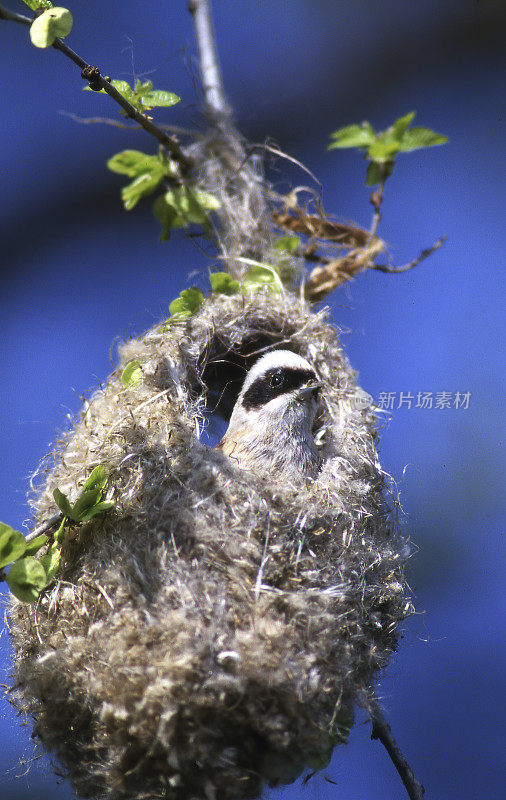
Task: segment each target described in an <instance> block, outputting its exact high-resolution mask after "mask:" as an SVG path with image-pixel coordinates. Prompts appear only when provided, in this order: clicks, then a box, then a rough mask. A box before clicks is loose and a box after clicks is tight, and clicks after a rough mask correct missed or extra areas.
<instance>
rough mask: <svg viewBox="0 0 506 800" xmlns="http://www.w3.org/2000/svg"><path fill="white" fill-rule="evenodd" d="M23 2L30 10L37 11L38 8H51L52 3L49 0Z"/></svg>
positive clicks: (26, 0) (27, 0)
mask: <svg viewBox="0 0 506 800" xmlns="http://www.w3.org/2000/svg"><path fill="white" fill-rule="evenodd" d="M23 3H24V4H25V5H27V6H28V8H31V9H32V11H37V10H38V9H39V8H52V7H53V4H52V3H50V2H49V0H23Z"/></svg>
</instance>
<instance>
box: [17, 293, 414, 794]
mask: <svg viewBox="0 0 506 800" xmlns="http://www.w3.org/2000/svg"><path fill="white" fill-rule="evenodd" d="M269 347H283V348H285V349H286V348H289V349H292V350H294V351H295V352H297V353H300V354H301V355H303V356H304V357H305V358H307V359H308V360H309V361H310V362H311V364H313V365H314V367H315V369H316V371H317V373H318V374H319V376H320V377H321V380H322V382H323V383H324V388H323V389H322V394H323V404H322V411H321V414H320V416H319V418H318V420H317V425H318V430H317V431H315V433H317V435H318V439H317V440H318V441H320V442H321V454H322V457H323V459H324V463H323V468H322V471H321V474H320V476H319V477H318V479H317V480H316V481H312V482H308V483H307V484H304V483H301V484H300V485H298V486H291V485H283V484H282V483H280V481H279V479H278V478H277V476H275V475H274V476H270V475H265V476H257V475H252V474H250V473H248V472H246V471H241V470H239V469H236V468H235V467H234V465H233V463H232V462H230V461H229V460H228V459H227V458H226V456H224V455H223V454H222V453H220V452H219V451H216V450H212V449H209V448H208V447H206V446H204V444H202V443H201V442H200V441H199V438H198V431H199V429H200V426H201V423H202V413H203V409H204V402H205V399H206V398H207V399H208V401H209V402H210V403H211V404H213V403H215V402H216V403H218V404H219V410H220V411H221V412H222V413H223V414H224V415H225V416H226V415H227V414H228V413H229V412H230V409H231V407H232V405H233V403H234V401H235V397H236V395H237V392H238V390H239V387H240V382H241V380H242V378H243V376H244V370H245V369H248V368H249V366H250V365H251V364H252V363H253V362H254V360H256V358H258V351H259V350H262V351H263V349H264V348H269ZM131 362H134V363H135V371H136V380H135V381H130V380H128V381H126V380H125V378H124V375H125V367H126V366H127V365H128V364H130V363H131ZM139 369H140V371H141V372H142V378H141V376H140V375H139V374H138V370H139ZM130 371H131V370H130ZM128 374H129V373H128ZM122 375H123V380H122ZM356 392H357V385H356V383H355V375H354V373H353V371H352V370H351V368H350V366H349V364H348V362H347V360H346V358H345V357H344V356H343V353H342V350H341V347H340V345H339V342H338V338H337V334H336V332H335V330H334V329H333V328H332V327H331V326H330V325H329V324H328V323H327V321H326V319H325V313H324V312H320V313H316V314H315V313H314V312H312V311H311V309H310V308H309V306H307V305H306V304H305V303H304V302H302V301H299V300H298V299H296V298H295V296H294V295H293V294H291V293H289V292H286V293H285V292H281V293H278V294H272V293H271V294H269V293H268V292H267V291H266V290H260V291H259V292H258V293H256V294H254V295H247V296H244V295H243V294H233V295H231V296H225V295H220V294H216V293H215V294H212V295H210V296H209V297H208V298H207V299H206V300H205V302H204V303H203V304H202V305H201V306H200V308H199V309H198V310H197V311H196V313H195V314H193V316H188V317H181V318H178V317H174V318H173V319H172V320H171V321H170V322H169V323H168V324H165V325H164V326H162V327H161V328H160V327H154V328H153V329H151V330H150V331H148V332H147V333H146V334H145V335H144V336H143V337H142V338H140V339H138V340H132V341H130V342H128V343H126V344H125V345H124V346H123V347H122V348H121V352H120V363H119V365H118V368H117V370H116V371H115V372H114V373H113V374H112V375H111V376H110V378H109V379H108V381H107V384H106V386H105V388H103V389H100V390H99V391H97V392H96V393H95V394H94V395H93V397H92V398H91V399H90V401H89V402H87V403H86V404H85V406H84V408H83V411H82V415H81V418H80V420H79V421H78V422H77V423H76V426H75V429H74V430H73V431H71V432H69V433H68V435H67V436H66V437H65V438H64V439H63V441H62V442H61V443H60V446H59V451H58V454H57V456H56V460H55V467H54V469H53V470H52V471H51V473H50V474H49V475H48V477H47V481H46V485H45V487H44V489H43V491H42V493H41V494H40V496H39V497H38V498H37V500H36V502H35V508H36V513H37V517H38V519H39V520H43V519H45V518H47V517H48V516H50V515H52V514H54V513H55V511H56V508H55V503H54V500H53V496H52V492H53V489H54V488H55V486H59V487H60V488H61V490H62V491H64V492H65V493H66V494H68V496H69V498H70V501H71V502H72V500H73V498H74V497H75V496H77V494H78V491H79V487H81V486H82V484H83V482H84V480H85V477H86V476H87V475H89V473H90V470H91V469H92V468H93V467H94V466H95V465H96V464H97V463H100V464H104V465H105V467H106V468H107V469H108V470H109V476H110V478H109V486H108V497H110V498H111V499H112V500H114V503H115V511H111V512H109V513H108V514H107V515H105V516H102V517H96V518H94V519H92V520H90V521H89V522H88V523H86V524H85V525H84V526H82V527H81V528H79V530H77V531H74V532H73V531H72V529H69V531H68V532H67V533H66V538H65V540H64V542H63V545H62V564H63V566H62V567H61V569H60V573H59V580H57V581H56V583H55V584H54V586H53V588H50V589H48V590H46V591H45V592H44V593H43V594H42V595H41V597H40V599H39V601H38V603H37V605H36V606H34V605H26V604H23V603H20V602H18V601H16V600H14V601H13V604H12V607H11V611H10V626H11V630H12V636H13V640H14V645H15V650H16V664H15V682H16V686H17V689H16V692H15V702H16V703H17V705H18V707H19V708H20V709H21V710H23V711H24V712H28V713H30V714H32V715H33V716H34V718H35V721H36V727H35V730H36V734H37V736H38V737H39V739H40V740H41V741H42V742H43V743H44V745H45V746H46V747H48V748H49V749H50V750H51V751H52V752H53V753H54V755H55V756H56V758H57V759H58V761H59V762H60V763H61V764H62V765H63V766H64V768H65V769H66V770H67V771H68V773H69V775H70V778H71V780H72V782H73V785H74V787H75V789H76V791H77V793H78V794H79V795H80V796H82V797H89V798H107V800H127V798H128V800H132V798H136V800H137V799H139V800H140V798H153V799H154V798H166V799H167V800H202V799H203V798H206V800H218V799H219V800H245V799H246V798H253V797H256V796H258V794H259V793H260V792H261V789H262V786H263V785H264V784H265V783H270V784H278V783H287V782H291V781H292V780H294V778H295V777H296V776H297V775H298V774H300V772H301V771H302V770H303V769H304V768H305V767H308V766H309V767H312V768H319V767H321V766H323V765H325V763H327V761H328V759H329V757H330V754H331V752H332V748H333V746H334V745H335V744H337V743H338V742H339V741H342V740H343V739H345V738H346V735H347V730H348V728H349V725H350V721H351V720H350V716H351V709H352V706H353V703H354V702H355V701H356V700H357V699H358V700H360V698H361V696H362V695H363V692H364V691H367V689H368V687H370V686H371V683H372V682H373V680H374V677H375V675H376V673H377V670H378V669H379V668H381V667H383V666H384V665H385V663H386V662H387V660H388V658H389V656H390V654H391V653H392V651H393V650H394V648H395V646H396V627H397V624H398V623H399V621H400V620H402V619H403V618H404V617H405V616H406V614H407V613H409V611H410V603H409V600H408V599H407V597H406V594H405V588H406V587H405V583H404V579H403V563H404V561H405V558H406V554H407V553H406V546H405V543H404V542H403V541H402V540H401V539H400V538H399V537H398V536H397V534H396V530H395V526H394V525H392V523H391V521H389V515H388V511H387V508H386V505H385V501H384V498H383V475H382V472H381V469H380V467H379V464H378V461H377V456H376V452H375V447H374V440H375V417H374V414H373V412H372V410H371V409H370V408H368V407H366V408H363V407H362V408H360V407H357V406H358V405H360V404H357V403H356V402H355V400H356Z"/></svg>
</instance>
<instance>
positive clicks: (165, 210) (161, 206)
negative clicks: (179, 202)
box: [153, 194, 184, 242]
mask: <svg viewBox="0 0 506 800" xmlns="http://www.w3.org/2000/svg"><path fill="white" fill-rule="evenodd" d="M153 214H154V215H155V217H156V219H157V220H158V222H159V223H160V225H161V226H162V230H161V232H160V238H159V241H160V242H167V241H168V240H169V239H170V232H171V229H172V228H180V227H182V226H183V225H184V221H181V222H180V223H179V224H178V215H177V213H176V212H175V210H174V208H173V207H172V206H170V205H168V203H167V201H166V200H165V195H163V194H162V195H160V197H157V198H156V200H155V202H154V203H153Z"/></svg>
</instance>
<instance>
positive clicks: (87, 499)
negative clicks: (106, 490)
mask: <svg viewBox="0 0 506 800" xmlns="http://www.w3.org/2000/svg"><path fill="white" fill-rule="evenodd" d="M101 497H102V489H85V490H84V491H82V492H81V494H80V495H79V497H78V498H77V500H76V502H75V503H74V505H73V506H72V510H71V513H70V514H69V516H70V518H71V519H72V520H73V521H74V522H83V520H84V516H85V514H86V513H87V512H88V511H89V510H90V508H92V507H93V506H95V505H96V504H97V503H98V502H99V500H100V498H101Z"/></svg>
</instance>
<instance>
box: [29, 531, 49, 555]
mask: <svg viewBox="0 0 506 800" xmlns="http://www.w3.org/2000/svg"><path fill="white" fill-rule="evenodd" d="M46 543H47V536H46V534H45V533H41V535H40V536H37V537H36V538H35V539H32V541H31V542H28V543H27V545H26V550H25V552H24V555H25V556H34V555H35V553H38V552H39V550H40V548H41V547H44V545H45V544H46Z"/></svg>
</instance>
